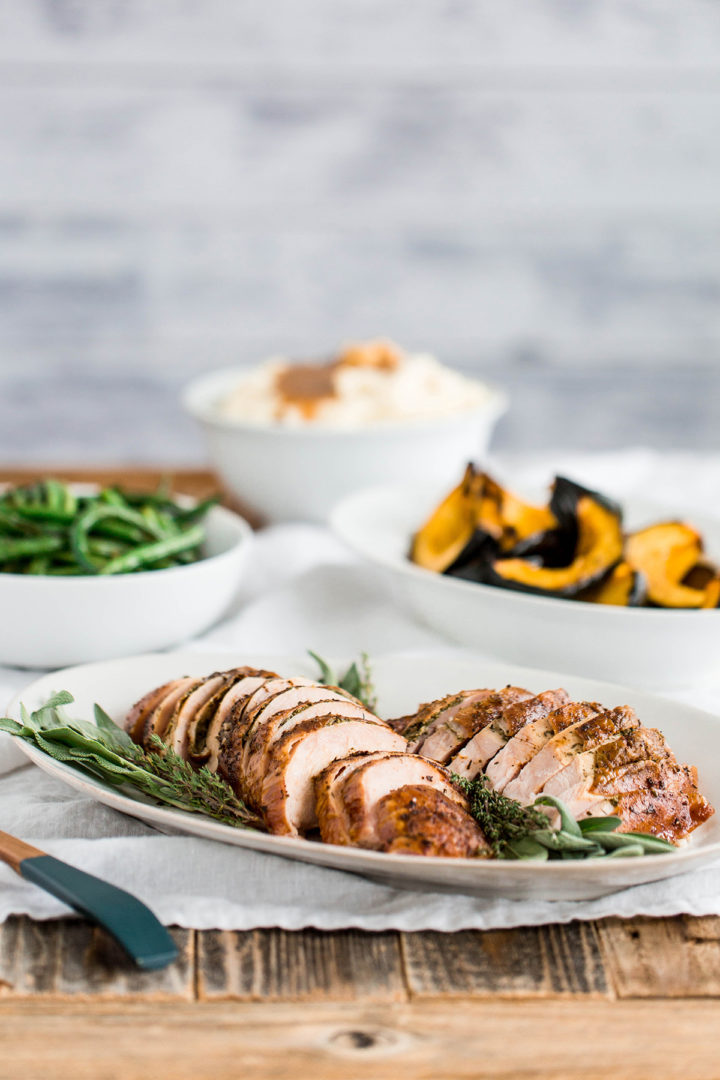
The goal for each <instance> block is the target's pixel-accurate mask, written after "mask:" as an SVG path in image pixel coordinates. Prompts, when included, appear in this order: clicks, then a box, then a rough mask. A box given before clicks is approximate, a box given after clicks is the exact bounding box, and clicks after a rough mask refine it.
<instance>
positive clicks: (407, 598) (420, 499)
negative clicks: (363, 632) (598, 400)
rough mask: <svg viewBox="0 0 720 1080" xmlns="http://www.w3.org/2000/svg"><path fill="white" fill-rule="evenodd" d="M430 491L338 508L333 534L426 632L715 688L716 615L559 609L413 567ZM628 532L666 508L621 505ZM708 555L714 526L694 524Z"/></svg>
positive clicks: (372, 492)
mask: <svg viewBox="0 0 720 1080" xmlns="http://www.w3.org/2000/svg"><path fill="white" fill-rule="evenodd" d="M435 502H436V500H435V497H434V496H429V495H428V492H427V491H426V490H418V489H412V488H408V487H395V488H389V487H383V488H373V489H368V490H365V491H362V492H358V493H356V494H355V495H351V496H349V497H348V498H347V499H344V500H343V501H342V502H341V503H340V504H339V505H338V506H337V507H336V509H335V511H334V512H333V514H332V518H331V524H332V526H333V529H334V530H335V532H336V533H337V534H338V536H340V537H341V538H342V539H343V540H344V541H345V542H346V543H347V544H348V545H349V547H351V548H352V549H354V550H355V551H356V552H358V553H359V554H360V555H362V556H364V557H365V558H366V559H369V560H370V561H371V562H373V563H375V565H376V566H378V567H379V568H381V569H382V570H383V571H384V572H385V573H386V574H387V577H388V580H389V581H390V582H391V584H392V586H393V588H394V589H395V591H396V595H397V597H398V599H399V600H400V601H401V602H402V603H403V604H404V605H405V606H406V607H408V608H409V609H410V610H411V611H413V612H414V613H415V614H416V615H417V616H419V617H420V619H422V621H423V622H425V623H427V625H429V626H431V627H433V628H434V629H436V630H438V631H440V632H441V633H443V634H445V635H446V636H447V637H448V638H450V639H451V640H453V641H456V642H460V643H461V644H463V645H469V646H473V647H475V648H478V649H481V650H482V651H483V652H484V653H486V654H488V655H490V656H496V657H500V658H502V659H504V660H508V661H511V662H512V663H515V664H526V665H529V666H531V667H546V668H553V667H554V668H556V669H558V670H561V671H567V672H572V673H576V674H579V675H585V676H588V677H593V678H598V679H606V680H609V681H612V682H619V683H625V684H628V685H631V686H639V687H643V688H647V689H654V690H659V689H672V688H681V687H683V686H691V685H694V684H697V683H698V682H702V683H710V682H712V681H713V680H715V681H718V682H720V609H715V610H711V611H661V610H656V609H651V608H622V607H610V606H608V605H604V604H588V603H583V602H582V601H577V600H559V599H553V598H549V597H543V596H533V595H529V594H526V593H520V592H512V591H510V590H509V589H501V588H497V587H494V586H491V585H479V584H476V583H475V582H469V581H462V580H460V579H458V578H452V577H444V576H443V575H441V574H436V573H433V572H432V571H429V570H424V569H422V567H419V566H415V565H414V564H413V563H411V562H410V560H409V559H408V558H407V553H408V549H409V546H410V540H411V537H412V535H413V533H415V532H416V531H417V529H418V528H419V526H420V525H421V524H422V523H423V521H424V520H425V519H426V518H427V516H428V514H429V513H430V512H431V510H432V508H433V506H434V505H435ZM624 510H625V520H626V523H627V525H628V527H629V528H631V529H632V528H636V527H639V526H640V525H643V524H649V523H650V522H652V521H653V520H655V521H659V520H668V518H669V517H672V514H668V510H667V507H664V508H659V507H652V506H650V505H649V504H643V505H642V506H640V505H635V506H633V505H628V504H627V503H626V504H625V506H624ZM692 521H693V524H695V525H697V527H698V528H700V530H701V531H702V533H703V536H704V538H705V541H706V547H707V552H708V555H709V556H710V557H711V558H715V559H716V560H717V559H718V557H720V523H719V522H717V521H712V520H710V521H708V520H703V519H702V518H699V517H698V516H696V515H692Z"/></svg>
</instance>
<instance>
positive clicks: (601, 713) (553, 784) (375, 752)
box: [126, 667, 713, 858]
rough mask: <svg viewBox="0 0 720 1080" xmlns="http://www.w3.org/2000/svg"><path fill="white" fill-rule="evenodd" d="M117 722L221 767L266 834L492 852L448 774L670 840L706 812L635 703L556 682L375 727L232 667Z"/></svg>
mask: <svg viewBox="0 0 720 1080" xmlns="http://www.w3.org/2000/svg"><path fill="white" fill-rule="evenodd" d="M126 729H127V730H128V732H129V733H130V734H131V736H132V738H133V739H134V740H135V741H136V742H138V743H140V744H141V745H143V746H144V747H145V748H146V749H153V750H155V751H157V752H160V753H164V752H165V751H164V749H162V748H159V747H158V745H157V742H156V740H157V739H159V740H160V741H161V743H163V744H164V745H165V746H166V747H168V748H171V749H172V750H174V751H175V752H176V753H177V754H179V755H180V756H181V757H182V758H184V759H185V760H187V761H189V762H190V763H191V764H192V765H193V766H195V767H199V766H200V765H207V766H208V767H209V768H210V769H211V770H213V771H217V772H219V773H220V774H221V775H222V776H223V777H224V778H225V779H226V780H227V781H228V783H229V784H230V785H231V786H232V788H233V789H234V791H235V792H236V793H237V794H238V796H239V797H240V798H242V799H243V800H244V802H245V803H246V804H247V805H248V806H249V807H250V808H251V809H253V810H255V811H257V812H258V813H260V814H261V815H262V817H263V819H264V822H265V825H266V827H267V829H268V830H269V831H270V832H272V833H276V834H285V835H288V836H304V835H311V836H312V835H317V833H318V832H319V835H320V838H321V840H323V841H324V842H326V843H331V844H343V845H349V846H354V847H363V848H366V849H370V850H375V851H385V852H394V853H396V854H397V853H403V854H411V855H435V856H441V857H447V858H467V857H473V856H477V855H489V854H490V849H489V846H488V844H487V842H486V840H485V837H484V836H483V833H482V831H481V829H480V828H479V826H478V825H477V823H476V821H475V820H474V818H473V817H472V816H471V815H470V813H469V811H468V807H467V802H466V798H465V796H464V795H463V794H462V793H461V792H460V790H459V788H458V786H456V783H455V782H454V781H453V778H452V777H453V774H459V775H460V776H462V777H465V778H468V779H472V778H473V777H477V776H480V775H483V776H484V777H485V778H486V782H487V783H488V784H489V785H490V786H491V787H492V788H494V789H495V790H497V791H501V792H503V793H504V794H506V795H507V796H509V797H512V798H515V799H517V800H518V801H519V802H522V803H524V804H530V803H532V802H533V801H534V800H535V798H536V797H537V796H538V795H540V794H543V793H546V794H552V795H555V796H557V797H559V798H561V799H562V800H563V801H564V802H565V804H566V805H567V806H568V808H569V809H570V811H571V813H572V814H573V815H574V816H575V817H577V818H581V817H583V816H587V815H609V814H617V815H619V816H620V817H621V818H622V825H621V829H622V830H625V831H628V830H640V831H643V832H648V833H651V834H653V835H655V836H660V837H663V838H664V839H667V840H671V841H678V840H682V839H684V838H685V837H686V836H687V835H688V834H689V833H690V832H692V830H693V829H695V828H697V826H698V825H700V824H702V822H704V821H706V820H707V819H708V818H709V817H710V815H711V814H712V813H713V809H712V807H711V806H710V805H709V803H708V802H707V800H706V799H705V798H704V797H703V795H702V794H701V793H700V791H699V789H698V783H697V772H696V770H695V769H694V768H691V767H689V766H686V765H682V764H679V763H678V762H677V760H676V758H675V757H674V755H673V753H672V751H671V750H670V748H669V747H668V745H667V743H666V742H665V739H664V738H663V736H662V735H661V733H660V732H658V731H655V730H653V729H650V728H645V727H642V726H641V725H640V721H639V720H638V718H637V716H636V715H635V713H634V712H633V710H632V709H630V708H629V707H628V706H620V707H618V708H615V709H606V708H605V707H604V706H603V705H601V704H599V703H598V702H573V701H570V699H569V697H568V694H567V693H566V692H565V690H563V689H560V688H558V689H555V690H546V691H544V692H542V693H539V694H533V693H532V692H531V691H529V690H526V689H524V688H522V687H518V686H506V687H503V688H501V689H499V690H495V689H490V688H480V689H476V690H461V691H457V692H455V693H453V694H448V695H446V696H445V697H442V698H439V699H438V700H437V701H432V702H428V703H426V704H424V705H421V706H420V707H419V709H418V711H417V712H416V713H414V714H413V715H411V716H405V717H401V718H400V719H397V720H392V721H389V722H385V721H383V720H381V719H380V718H379V717H378V716H376V715H375V714H374V713H372V712H371V711H370V710H369V709H368V708H367V707H366V706H365V705H363V703H362V702H361V701H359V700H358V699H356V698H354V697H352V696H351V695H350V694H348V693H347V692H346V691H344V690H341V689H340V688H339V687H336V686H326V685H322V684H320V683H316V682H313V681H312V680H311V679H306V678H300V677H297V678H284V677H283V676H282V675H279V674H277V673H276V672H273V671H265V670H259V669H255V668H250V667H238V668H233V669H231V670H229V671H221V672H214V673H213V674H212V675H208V676H206V677H204V678H198V677H183V678H179V679H174V680H171V681H170V682H168V683H165V684H164V685H163V686H160V687H158V688H157V689H154V690H151V691H150V692H149V693H147V694H146V695H145V696H144V697H143V698H141V699H140V701H138V702H137V704H135V705H134V706H133V708H132V709H131V710H130V712H129V714H128V717H127V721H126Z"/></svg>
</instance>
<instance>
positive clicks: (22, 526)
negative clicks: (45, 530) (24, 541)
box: [0, 506, 42, 536]
mask: <svg viewBox="0 0 720 1080" xmlns="http://www.w3.org/2000/svg"><path fill="white" fill-rule="evenodd" d="M0 529H3V530H7V531H10V532H11V533H15V534H18V533H19V534H20V535H23V534H24V535H26V536H27V535H28V534H29V535H33V536H37V535H38V534H39V533H40V532H42V527H41V526H38V525H36V524H35V522H33V521H26V520H25V518H23V517H22V516H21V515H20V514H18V513H17V512H16V511H14V510H11V509H8V508H6V507H5V506H0Z"/></svg>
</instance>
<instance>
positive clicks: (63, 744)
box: [0, 690, 263, 829]
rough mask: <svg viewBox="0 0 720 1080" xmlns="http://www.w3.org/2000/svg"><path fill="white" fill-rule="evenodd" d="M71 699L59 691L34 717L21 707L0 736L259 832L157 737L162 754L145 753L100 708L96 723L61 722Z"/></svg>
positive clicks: (221, 786)
mask: <svg viewBox="0 0 720 1080" xmlns="http://www.w3.org/2000/svg"><path fill="white" fill-rule="evenodd" d="M73 700H74V699H73V697H72V694H69V693H68V692H67V691H66V690H61V691H60V692H59V693H57V694H53V696H52V697H51V698H50V700H49V701H47V702H45V704H44V705H41V706H40V708H39V709H36V710H35V712H33V713H28V711H27V709H25V708H24V706H21V717H22V720H21V722H18V721H16V720H11V719H9V718H8V717H0V731H6V732H7V733H8V734H10V735H14V736H15V737H16V738H19V739H23V740H24V741H25V742H28V743H30V744H31V745H33V746H36V747H37V748H38V749H39V750H42V751H43V753H45V754H48V755H49V756H50V757H52V758H54V759H55V760H56V761H61V762H63V763H64V764H66V765H70V766H72V767H73V768H75V769H78V770H79V771H80V772H84V773H87V774H89V775H90V776H92V777H94V778H95V779H100V780H103V781H104V782H105V783H107V784H111V785H112V786H113V787H125V786H127V787H131V788H133V789H134V790H135V791H139V792H141V793H142V794H143V795H145V796H147V797H149V798H151V799H154V800H155V801H157V802H160V803H164V804H165V805H166V806H173V807H176V808H177V809H179V810H187V811H190V812H193V813H199V814H205V815H206V816H207V817H212V818H214V819H215V820H216V821H222V822H224V824H226V825H234V826H238V827H241V828H250V829H261V828H262V827H263V826H262V822H261V820H260V818H259V817H258V815H257V814H255V813H253V812H252V811H251V810H249V809H248V807H247V806H245V804H244V803H243V802H242V801H241V800H240V799H238V797H237V796H236V795H235V793H234V791H233V790H232V788H231V787H230V786H229V785H228V784H226V783H225V781H224V780H223V779H222V778H221V777H219V776H218V775H217V774H216V773H213V772H210V770H209V769H208V768H206V767H205V766H203V767H202V768H201V769H197V770H196V769H193V767H192V766H191V765H190V764H189V763H188V762H187V761H183V759H182V758H181V757H179V755H178V754H176V753H175V752H174V751H173V750H171V749H169V748H168V747H166V746H165V745H164V743H163V742H162V740H161V739H159V738H158V737H157V736H155V737H154V739H153V744H154V745H155V746H156V747H157V749H158V751H161V753H157V754H153V753H145V752H144V751H143V750H141V749H140V747H139V746H137V745H136V744H135V743H134V742H133V741H132V739H131V738H130V736H129V735H128V734H127V733H126V732H125V731H123V730H122V728H120V727H118V725H117V724H116V723H115V722H114V721H113V720H112V719H111V718H110V717H109V716H108V714H107V713H106V712H105V711H104V710H103V709H101V708H100V706H99V705H96V706H95V719H96V724H90V723H87V722H86V721H83V720H72V719H69V718H67V717H65V716H64V714H63V713H62V712H61V711H60V710H61V709H62V708H63V706H65V705H70V704H72V702H73Z"/></svg>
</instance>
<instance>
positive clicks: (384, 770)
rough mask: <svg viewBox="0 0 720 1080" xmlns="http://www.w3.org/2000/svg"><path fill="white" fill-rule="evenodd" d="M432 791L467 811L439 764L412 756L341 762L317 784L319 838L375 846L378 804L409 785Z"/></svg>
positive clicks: (383, 755) (379, 755)
mask: <svg viewBox="0 0 720 1080" xmlns="http://www.w3.org/2000/svg"><path fill="white" fill-rule="evenodd" d="M417 784H420V785H425V786H426V787H433V788H435V789H436V790H438V791H440V792H442V793H443V795H445V797H446V798H447V799H449V800H450V801H451V802H455V803H457V805H458V806H461V807H463V808H464V807H465V799H464V796H462V795H461V794H460V792H459V791H457V789H456V788H455V787H453V784H452V782H451V780H450V776H449V774H448V773H447V772H446V770H445V769H443V768H442V767H441V766H440V765H436V764H435V763H434V762H431V761H428V760H427V759H426V758H423V757H420V756H419V755H418V754H410V753H402V752H400V753H379V752H376V753H367V754H356V755H355V756H350V757H347V758H345V759H339V760H337V761H335V762H333V764H332V765H329V766H328V767H327V768H326V769H325V770H323V772H321V773H319V774H318V776H317V777H316V780H315V789H316V795H317V815H318V823H319V825H320V835H321V837H322V839H323V840H325V841H326V842H327V843H330V844H352V845H356V846H360V847H370V848H374V847H377V846H378V838H377V821H376V816H375V810H376V807H377V804H378V802H379V801H380V800H381V799H383V798H385V796H386V795H388V794H390V793H391V792H392V791H395V790H396V789H397V788H401V787H406V786H408V785H417Z"/></svg>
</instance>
